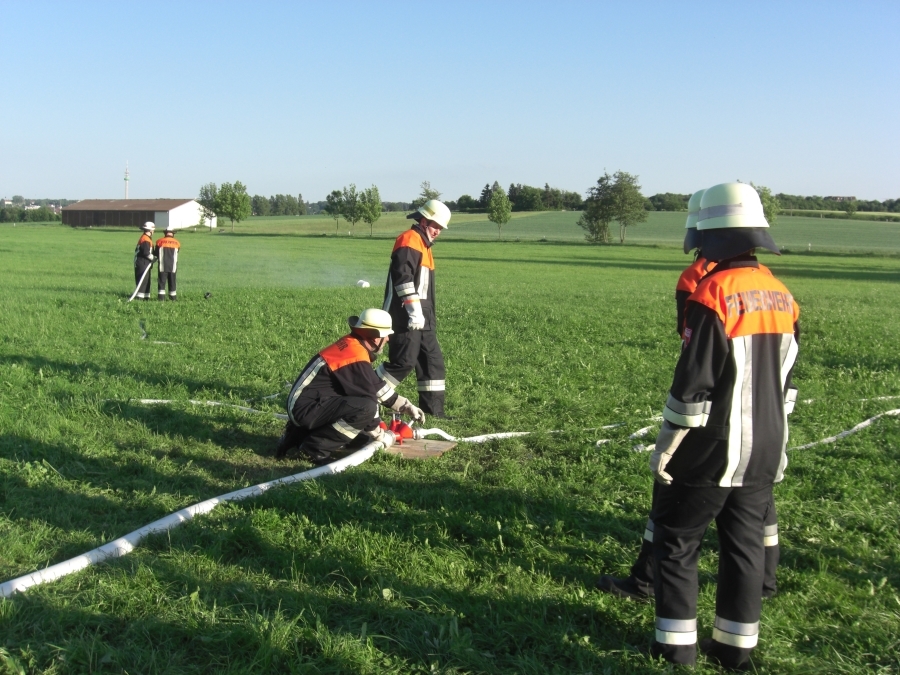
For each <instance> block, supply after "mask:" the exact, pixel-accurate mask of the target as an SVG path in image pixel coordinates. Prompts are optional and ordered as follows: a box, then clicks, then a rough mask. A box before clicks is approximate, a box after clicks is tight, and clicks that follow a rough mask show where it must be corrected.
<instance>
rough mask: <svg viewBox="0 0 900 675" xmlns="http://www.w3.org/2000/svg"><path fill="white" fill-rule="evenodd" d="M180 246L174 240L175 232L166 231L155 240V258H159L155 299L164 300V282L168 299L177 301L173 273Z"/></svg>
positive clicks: (176, 264)
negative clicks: (167, 288) (167, 291)
mask: <svg viewBox="0 0 900 675" xmlns="http://www.w3.org/2000/svg"><path fill="white" fill-rule="evenodd" d="M180 248H181V244H180V243H179V241H178V240H177V239H176V238H175V232H173V231H172V230H166V233H165V236H164V237H160V238H159V239H157V240H156V257H157V258H159V263H158V264H159V267H158V268H157V277H158V279H157V296H156V297H157V299H158V300H165V299H166V282H168V283H169V299H170V300H177V299H178V295H177V293H176V290H175V272H176V270H177V268H178V249H180Z"/></svg>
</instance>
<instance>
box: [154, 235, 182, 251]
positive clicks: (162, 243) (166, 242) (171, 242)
mask: <svg viewBox="0 0 900 675" xmlns="http://www.w3.org/2000/svg"><path fill="white" fill-rule="evenodd" d="M156 245H157V246H159V247H160V248H174V249H179V248H181V244H180V243H179V241H178V240H177V239H176V238H175V237H160V238H159V239H157V240H156Z"/></svg>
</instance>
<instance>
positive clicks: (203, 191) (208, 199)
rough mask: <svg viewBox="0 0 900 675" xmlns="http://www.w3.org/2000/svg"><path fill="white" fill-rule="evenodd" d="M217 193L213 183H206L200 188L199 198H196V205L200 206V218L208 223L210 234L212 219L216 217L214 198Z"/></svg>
mask: <svg viewBox="0 0 900 675" xmlns="http://www.w3.org/2000/svg"><path fill="white" fill-rule="evenodd" d="M218 193H219V191H218V188H216V184H215V183H207V184H206V185H204V186H203V187H201V188H200V196H199V197H197V203H198V204H200V216H201V218H202V219H203V220H205V221H206V222H207V223H209V231H210V232H212V219H213V217H215V215H216V198H217V196H218Z"/></svg>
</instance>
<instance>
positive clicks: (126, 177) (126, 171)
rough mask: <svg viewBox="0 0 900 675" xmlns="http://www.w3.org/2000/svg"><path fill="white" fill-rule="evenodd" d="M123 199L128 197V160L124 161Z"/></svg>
mask: <svg viewBox="0 0 900 675" xmlns="http://www.w3.org/2000/svg"><path fill="white" fill-rule="evenodd" d="M125 199H128V162H127V161H126V162H125Z"/></svg>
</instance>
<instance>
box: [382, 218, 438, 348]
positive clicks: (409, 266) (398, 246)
mask: <svg viewBox="0 0 900 675" xmlns="http://www.w3.org/2000/svg"><path fill="white" fill-rule="evenodd" d="M432 243H433V242H431V241H429V239H428V237H427V235H426V234H425V230H424V228H423V227H422V226H421V225H419V224H418V223H416V224H415V225H413V226H412V227H411V228H410V229H408V230H406V232H404V233H403V234H401V235H400V236H399V237H397V240H396V241H395V242H394V250H393V252H392V253H391V268H390V270H388V278H387V283H386V284H385V288H384V305H383V307H382V309H384V310H385V311H386V312H388V313H390V315H391V319H392V320H393V324H394V332H397V333H405V332H407V331H408V330H409V329H408V327H407V326H408V325H409V314H408V312H407V311H406V307H405V306H404V304H405V303H408V302H411V301H415V300H418V301H419V302H420V303H421V305H422V313H423V314H424V315H425V328H424V330H435V329H436V328H437V319H436V317H435V313H434V257H433V256H432V254H431V246H432Z"/></svg>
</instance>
